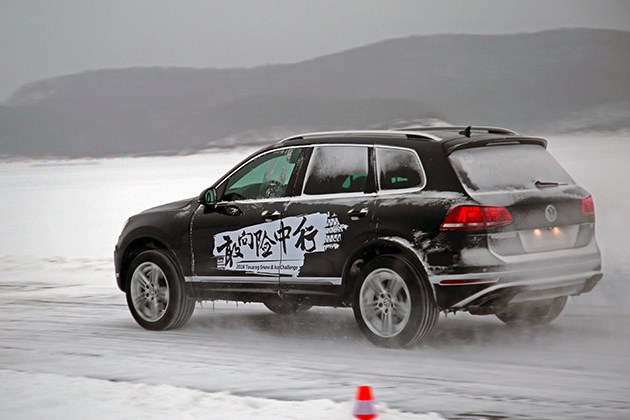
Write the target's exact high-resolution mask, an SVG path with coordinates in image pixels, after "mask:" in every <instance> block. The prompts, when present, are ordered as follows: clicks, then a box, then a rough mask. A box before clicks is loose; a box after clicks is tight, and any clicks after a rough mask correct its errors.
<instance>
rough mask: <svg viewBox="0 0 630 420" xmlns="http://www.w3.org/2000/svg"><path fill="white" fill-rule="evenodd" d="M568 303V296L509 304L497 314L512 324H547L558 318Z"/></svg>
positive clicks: (508, 323)
mask: <svg viewBox="0 0 630 420" xmlns="http://www.w3.org/2000/svg"><path fill="white" fill-rule="evenodd" d="M566 304H567V297H566V296H561V297H557V298H554V299H549V300H545V301H541V302H532V303H519V304H515V305H508V306H507V308H505V309H504V310H502V311H500V312H498V313H497V314H496V316H497V318H499V319H500V320H501V321H503V322H504V323H506V324H507V325H510V326H534V325H545V324H548V323H550V322H551V321H553V320H554V319H556V318H558V316H559V315H560V313H561V312H562V310H563V309H564V307H565V305H566Z"/></svg>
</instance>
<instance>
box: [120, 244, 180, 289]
mask: <svg viewBox="0 0 630 420" xmlns="http://www.w3.org/2000/svg"><path fill="white" fill-rule="evenodd" d="M148 250H161V251H165V253H166V254H167V255H168V256H169V258H170V259H171V262H172V263H173V265H174V266H175V269H176V270H177V271H178V272H179V274H180V275H182V268H181V266H180V264H179V261H178V259H177V256H176V255H175V253H174V252H173V251H172V250H171V249H170V248H169V247H168V245H166V243H165V242H164V241H162V240H160V239H158V238H156V237H154V236H150V235H146V236H141V237H138V238H135V239H134V240H133V241H131V242H130V243H129V244H128V245H127V246H126V247H125V248H124V251H123V252H122V253H121V257H120V275H119V278H118V287H119V288H120V290H122V291H123V292H126V291H127V270H128V268H129V265H130V264H131V262H132V261H133V259H134V258H135V257H136V256H138V255H139V254H140V253H142V252H144V251H148Z"/></svg>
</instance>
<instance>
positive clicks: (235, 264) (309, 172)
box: [115, 127, 602, 347]
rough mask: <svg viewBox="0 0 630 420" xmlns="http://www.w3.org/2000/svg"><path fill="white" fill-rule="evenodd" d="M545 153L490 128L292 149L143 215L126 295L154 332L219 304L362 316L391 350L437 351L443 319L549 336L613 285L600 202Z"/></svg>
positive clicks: (309, 142)
mask: <svg viewBox="0 0 630 420" xmlns="http://www.w3.org/2000/svg"><path fill="white" fill-rule="evenodd" d="M546 145H547V142H546V141H545V140H544V139H541V138H536V137H528V136H520V135H518V134H516V133H514V132H512V131H510V130H506V129H502V128H493V127H433V128H423V127H414V128H408V129H404V130H396V131H351V132H326V133H313V134H303V135H298V136H294V137H290V138H287V139H285V140H282V141H280V142H279V143H276V144H274V145H273V146H270V147H267V148H264V149H262V150H260V151H259V152H257V153H255V154H254V155H252V156H250V157H249V158H247V159H246V160H244V161H243V162H242V163H240V164H239V165H237V166H236V167H235V168H234V169H232V170H231V171H229V172H228V173H227V174H226V175H224V176H223V177H222V178H221V179H219V180H218V181H217V182H216V183H215V184H214V185H213V186H212V187H210V188H208V189H206V190H205V191H203V192H202V193H201V194H200V196H199V198H194V199H187V200H183V201H179V202H175V203H171V204H166V205H163V206H160V207H156V208H153V209H150V210H147V211H145V212H143V213H140V214H138V215H136V216H133V217H131V218H130V219H129V221H128V223H127V224H126V226H125V228H124V229H123V232H122V234H121V236H120V239H119V241H118V244H117V245H116V251H115V264H116V278H117V282H118V287H119V288H120V289H121V290H122V291H124V292H126V295H127V303H128V305H129V309H130V311H131V314H132V315H133V317H134V318H135V320H136V321H137V322H138V324H140V325H141V326H142V327H144V328H147V329H151V330H165V329H169V328H175V327H179V326H180V325H182V324H183V323H185V322H186V321H187V320H188V319H189V318H190V316H191V315H192V313H193V309H194V306H195V302H196V301H201V300H215V299H221V300H236V301H244V302H262V303H264V304H265V305H266V306H267V307H268V308H269V309H270V310H272V311H274V312H277V313H282V314H287V313H294V312H298V311H304V310H307V309H308V308H310V307H311V306H313V305H321V306H343V307H352V308H353V310H354V315H355V318H356V321H357V323H358V325H359V328H360V329H361V331H362V332H363V333H364V334H365V335H366V336H367V338H368V339H369V340H371V341H372V342H373V343H375V344H377V345H379V346H384V347H406V346H411V345H413V344H415V343H418V342H420V341H421V340H424V339H426V338H427V337H428V336H429V335H430V334H431V332H432V330H433V328H434V326H435V324H436V321H437V318H438V313H439V311H447V312H456V311H468V312H470V313H472V314H480V315H481V314H495V315H496V316H497V317H498V318H499V319H500V320H502V321H503V322H505V323H507V324H530V325H531V324H543V323H547V322H550V321H552V320H553V319H555V318H556V317H557V316H558V315H559V314H560V312H561V311H562V309H563V308H564V306H565V304H566V301H567V296H573V295H579V294H581V293H585V292H588V291H590V290H591V289H592V288H593V287H594V286H595V285H596V284H597V282H598V281H599V280H600V278H601V277H602V274H601V259H600V252H599V249H598V247H597V244H596V242H595V235H594V233H595V227H594V206H593V200H592V198H591V196H590V195H589V194H588V193H587V192H586V191H585V190H584V189H583V188H581V187H580V186H578V185H576V184H575V182H574V181H573V180H572V179H571V177H570V176H569V175H568V174H567V173H566V172H565V170H564V169H563V168H562V167H561V166H560V165H559V164H558V163H557V162H556V161H555V159H554V158H553V157H552V156H551V155H550V154H549V153H548V152H547V151H546Z"/></svg>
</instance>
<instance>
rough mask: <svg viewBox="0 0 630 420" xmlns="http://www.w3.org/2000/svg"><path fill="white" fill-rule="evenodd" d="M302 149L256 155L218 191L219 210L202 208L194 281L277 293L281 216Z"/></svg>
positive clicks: (196, 222)
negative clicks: (274, 290)
mask: <svg viewBox="0 0 630 420" xmlns="http://www.w3.org/2000/svg"><path fill="white" fill-rule="evenodd" d="M302 151H303V149H301V148H284V149H277V150H272V151H268V152H264V153H263V154H261V155H259V156H256V157H254V158H253V159H251V160H250V161H248V162H246V163H245V164H244V165H242V166H241V167H239V168H237V169H236V170H235V171H234V172H233V173H232V174H231V175H230V176H228V177H227V178H226V179H224V180H223V181H222V182H221V183H220V184H219V185H218V186H217V187H216V193H217V203H216V205H215V206H203V205H201V206H199V208H198V209H197V210H196V211H195V214H194V215H193V218H192V221H191V246H192V253H193V259H192V272H193V274H194V275H193V279H192V280H193V281H197V282H205V283H208V284H210V286H209V287H211V288H214V289H229V290H238V289H244V290H247V289H260V288H266V289H269V288H271V289H276V290H277V286H278V275H279V266H280V261H281V257H280V250H281V242H280V241H279V240H278V238H279V237H281V236H280V234H279V233H278V232H280V233H281V232H282V231H281V228H280V225H281V220H280V219H281V217H282V214H283V212H284V210H285V207H286V205H287V197H288V196H289V195H290V194H291V185H292V184H291V181H292V179H293V178H294V176H295V167H296V163H297V162H298V159H299V156H300V154H301V153H302Z"/></svg>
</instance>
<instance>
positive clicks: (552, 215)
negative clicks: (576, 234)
mask: <svg viewBox="0 0 630 420" xmlns="http://www.w3.org/2000/svg"><path fill="white" fill-rule="evenodd" d="M545 217H546V218H547V220H548V221H549V222H550V223H553V222H555V221H556V219H557V218H558V210H557V209H556V208H555V206H554V205H553V204H549V205H548V206H547V207H546V208H545Z"/></svg>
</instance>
